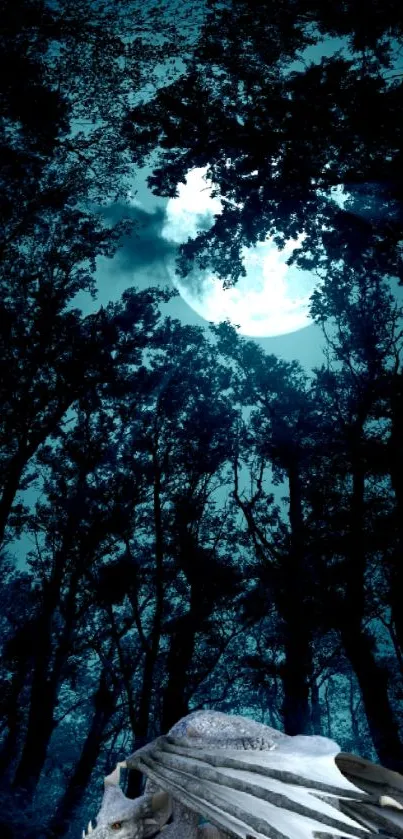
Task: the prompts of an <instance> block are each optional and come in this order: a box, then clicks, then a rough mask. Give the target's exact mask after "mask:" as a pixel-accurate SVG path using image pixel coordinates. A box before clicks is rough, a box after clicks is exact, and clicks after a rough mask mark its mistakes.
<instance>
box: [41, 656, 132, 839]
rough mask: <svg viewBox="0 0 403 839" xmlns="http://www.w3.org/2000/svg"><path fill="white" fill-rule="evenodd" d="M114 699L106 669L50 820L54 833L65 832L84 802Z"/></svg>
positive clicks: (111, 713) (50, 827) (57, 834)
mask: <svg viewBox="0 0 403 839" xmlns="http://www.w3.org/2000/svg"><path fill="white" fill-rule="evenodd" d="M115 699H116V691H112V690H111V689H110V687H109V686H108V676H107V671H106V670H104V671H103V672H102V674H101V678H100V682H99V686H98V689H97V691H96V693H95V695H94V700H93V701H94V714H93V717H92V720H91V725H90V729H89V731H88V734H87V737H86V739H85V742H84V745H83V748H82V751H81V755H80V758H79V760H78V763H77V765H76V767H75V769H74V772H73V774H72V776H71V778H70V780H69V782H68V785H67V788H66V791H65V793H64V795H63V797H62V799H61V801H60V802H59V804H58V806H57V809H56V812H55V814H54V816H53V817H52V820H51V822H50V824H49V829H50V833H51V835H52V836H55V837H57V836H64V835H65V833H66V832H67V829H68V825H69V824H71V822H72V820H73V818H74V812H75V810H76V809H77V807H78V805H79V804H80V803H81V800H82V797H83V795H84V793H85V790H86V788H87V786H88V783H89V781H90V778H91V774H92V772H93V770H94V768H95V766H96V763H97V760H98V758H99V755H100V752H101V748H102V737H103V734H104V731H105V728H106V726H107V724H108V722H109V720H110V719H111V717H112V715H113V712H114V710H115Z"/></svg>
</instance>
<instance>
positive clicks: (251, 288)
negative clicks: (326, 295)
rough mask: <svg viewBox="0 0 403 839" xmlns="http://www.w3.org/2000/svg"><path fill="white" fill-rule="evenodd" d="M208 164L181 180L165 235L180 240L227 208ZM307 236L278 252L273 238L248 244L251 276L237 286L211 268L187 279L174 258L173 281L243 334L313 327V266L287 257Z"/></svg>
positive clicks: (207, 312) (194, 303)
mask: <svg viewBox="0 0 403 839" xmlns="http://www.w3.org/2000/svg"><path fill="white" fill-rule="evenodd" d="M207 172H208V167H204V168H200V169H192V170H191V171H190V172H188V174H187V177H186V183H185V184H183V183H181V184H179V186H178V193H179V194H178V197H177V198H171V199H170V200H169V201H168V204H167V207H166V221H165V224H164V227H163V230H162V235H163V237H164V238H165V239H167V240H169V241H170V242H175V243H177V244H181V243H182V242H186V241H187V240H188V239H189V238H191V239H194V238H195V237H196V236H197V233H198V232H199V231H201V230H206V229H209V228H210V227H211V226H212V224H213V223H214V217H215V216H216V215H217V214H220V213H221V212H222V201H221V199H220V198H219V197H215V198H213V197H212V196H211V190H212V188H213V187H212V183H211V181H209V180H208V178H207V177H206V175H207ZM301 242H302V237H300V238H299V239H292V240H289V242H287V244H286V246H285V248H284V250H283V251H279V250H278V249H277V247H276V246H275V245H273V244H272V243H271V242H270V240H269V239H267V240H266V241H265V242H258V243H257V244H256V246H255V247H251V248H243V249H242V255H243V257H244V263H245V268H246V277H241V278H240V279H239V280H238V282H237V284H236V286H234V287H233V288H229V289H224V288H223V286H222V282H221V280H219V279H218V278H217V277H215V276H214V275H213V274H212V273H211V271H210V272H209V271H204V272H202V271H199V270H195V271H193V272H192V273H191V274H190V275H189V276H188V277H186V278H185V279H182V278H180V277H178V276H177V274H176V272H175V264H174V260H172V262H171V263H170V264H168V266H167V268H168V271H169V273H170V276H171V279H172V282H173V284H174V286H175V287H176V288H177V289H178V291H179V293H180V295H181V297H182V298H183V300H185V301H186V303H188V305H189V306H191V308H192V309H194V311H195V312H197V314H199V315H200V316H201V317H202V318H204V319H205V320H207V321H213V322H214V323H220V321H223V320H226V319H229V320H230V322H231V323H233V324H234V325H235V324H236V325H238V326H239V327H240V332H241V333H242V334H243V335H250V336H255V337H258V336H274V335H283V334H285V333H287V332H295V331H296V330H297V329H302V328H303V327H305V326H309V325H310V323H311V322H312V321H311V318H310V317H309V311H308V310H309V298H310V296H311V294H312V292H313V290H314V288H315V286H316V284H317V280H314V278H313V276H312V274H311V273H310V272H309V271H302V270H300V269H299V268H296V267H295V266H291V267H289V266H288V265H286V264H285V263H286V260H287V259H288V257H289V256H290V254H291V252H292V251H293V249H294V248H295V247H298V246H299V245H300V244H301Z"/></svg>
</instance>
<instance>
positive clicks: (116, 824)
mask: <svg viewBox="0 0 403 839" xmlns="http://www.w3.org/2000/svg"><path fill="white" fill-rule="evenodd" d="M122 824H123V823H122V822H113V824H111V830H120V828H121V827H122Z"/></svg>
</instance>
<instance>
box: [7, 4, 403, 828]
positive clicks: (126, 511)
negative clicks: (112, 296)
mask: <svg viewBox="0 0 403 839" xmlns="http://www.w3.org/2000/svg"><path fill="white" fill-rule="evenodd" d="M1 11H2V22H3V23H4V25H3V24H2V27H1V30H0V39H1V42H2V47H3V50H2V55H3V60H4V62H5V66H6V67H7V70H8V73H7V76H6V78H7V80H8V81H7V83H6V84H5V85H4V87H3V91H2V115H3V124H2V134H1V151H2V155H1V160H2V168H1V178H2V186H3V190H2V202H1V218H2V231H1V250H2V274H1V292H2V294H1V303H0V309H1V320H2V328H1V334H0V342H1V382H0V389H1V419H0V464H1V497H0V540H1V557H0V561H1V572H2V582H3V584H2V590H1V595H0V597H1V608H0V622H1V629H2V665H1V670H0V684H1V690H0V718H1V723H0V726H1V727H0V738H1V739H0V766H1V769H2V774H3V782H2V784H3V786H2V792H1V794H0V802H1V808H0V827H1V830H2V835H4V836H5V837H7V836H10V837H14V836H15V837H16V836H18V839H24V837H26V839H28V837H32V838H33V837H35V839H39V837H40V836H43V837H48V839H51V837H53V839H55V837H62V836H69V837H70V836H71V837H72V836H74V835H76V832H77V829H78V826H79V825H80V822H81V821H82V819H81V813H82V808H83V807H85V802H86V800H88V796H92V795H94V794H97V793H96V789H97V787H96V784H97V783H98V781H99V779H100V777H101V776H102V774H106V772H107V771H108V770H110V768H111V767H112V766H113V764H114V762H115V761H116V759H118V758H120V757H121V756H122V754H124V753H125V752H128V751H130V750H133V747H134V746H135V745H140V744H143V743H144V742H146V741H147V740H148V739H149V738H150V737H152V736H154V735H156V734H158V733H159V732H161V731H163V730H166V729H167V728H168V727H169V726H171V725H172V724H173V722H174V721H176V720H177V719H178V718H179V717H180V716H182V715H184V714H186V713H187V712H188V711H189V710H191V709H193V708H200V707H215V708H217V709H221V710H224V711H235V712H240V713H249V714H254V715H255V716H256V718H257V719H264V721H266V722H267V723H269V724H271V725H274V726H276V727H282V728H284V730H285V731H287V732H288V733H289V734H295V733H301V732H303V733H323V734H327V735H330V736H332V737H335V738H336V739H338V740H339V742H340V743H341V745H342V747H343V748H344V749H346V750H349V749H351V750H359V751H361V752H362V753H363V754H366V755H368V756H370V757H375V758H378V759H379V760H380V761H381V762H383V763H384V764H385V765H387V766H390V767H392V768H396V769H398V770H400V771H403V728H402V719H401V714H400V716H399V707H400V706H401V700H402V695H403V694H402V690H403V683H402V679H403V612H402V608H401V593H402V591H403V437H402V427H403V373H402V365H401V357H402V356H401V353H402V341H403V328H402V311H401V308H399V306H398V304H397V302H396V300H395V297H394V295H393V294H392V292H391V285H390V281H391V277H392V276H401V249H400V248H401V241H402V239H403V231H402V214H401V206H400V203H399V202H400V200H401V171H402V166H401V162H402V126H403V121H402V120H400V121H399V118H398V117H397V116H396V115H397V114H399V113H400V111H401V99H402V90H403V87H402V82H401V78H400V76H399V75H397V76H395V74H394V72H393V70H394V63H393V62H394V54H395V53H396V52H397V50H398V46H399V38H401V35H402V16H401V6H400V4H398V3H395V2H392V0H390V2H389V3H385V2H383V3H382V4H380V3H379V2H378V0H371V2H370V3H369V4H368V10H367V14H366V15H365V17H364V18H361V17H359V16H358V3H357V2H355V0H354V2H353V0H346V2H344V3H343V4H339V5H337V8H336V6H335V5H334V4H333V6H332V8H330V6H328V5H326V4H323V3H321V2H319V1H318V2H316V3H315V2H314V0H276V2H275V3H273V2H271V0H268V1H267V2H264V3H261V4H259V8H258V9H257V8H256V4H252V3H250V2H249V0H232V2H224V3H216V2H213V0H209V2H207V3H206V5H205V6H203V7H202V6H201V4H200V7H199V8H198V7H197V5H196V9H195V10H193V9H192V7H191V6H188V7H183V8H182V11H183V17H182V18H181V19H180V27H179V31H178V24H177V26H176V27H175V26H173V24H172V20H170V19H169V18H168V19H167V20H166V19H165V17H164V13H163V8H162V5H161V4H155V6H153V7H148V8H146V7H145V6H144V4H139V3H137V2H134V0H130V2H129V0H127V2H124V3H122V2H119V3H117V2H116V3H115V2H113V0H110V2H99V4H97V5H96V6H94V4H93V3H91V2H86V0H80V2H79V3H75V4H73V5H72V4H70V3H67V2H64V0H60V2H56V3H53V2H52V3H50V2H49V3H47V2H42V0H13V2H12V3H11V2H9V0H3V2H2V3H1ZM134 13H135V14H134ZM192 15H193V16H192ZM189 19H190V23H188V21H189ZM195 21H196V23H197V26H196V23H195ZM195 26H196V29H195ZM187 27H188V28H187ZM197 27H198V28H197ZM188 30H189V31H188ZM196 30H197V31H196ZM195 31H196V35H195ZM322 36H338V37H345V38H346V43H347V45H348V47H349V50H350V53H349V57H345V56H343V55H341V54H338V55H336V56H335V57H331V58H324V59H322V60H321V61H319V63H312V64H307V63H306V62H305V63H304V61H303V60H301V64H300V65H299V66H298V69H296V68H295V61H296V60H297V59H301V51H302V50H303V49H305V48H308V47H312V46H314V45H315V44H317V43H318V39H319V38H320V37H322ZM153 37H154V39H155V40H154V42H153ZM144 38H145V39H146V40H145V42H144ZM147 39H148V40H147ZM178 58H180V59H181V61H182V68H183V72H182V75H181V77H180V78H173V79H172V80H171V81H170V84H168V85H167V86H166V87H165V88H161V89H160V90H159V91H158V92H157V93H156V95H155V96H154V97H153V98H150V101H149V102H148V103H146V104H143V105H137V106H136V107H133V101H132V100H131V97H132V96H136V95H137V94H138V93H139V90H141V87H142V85H143V83H144V81H145V80H147V81H148V82H149V81H150V80H153V79H154V80H155V79H156V78H157V76H158V66H159V64H160V63H161V61H165V60H166V61H168V62H171V64H170V65H169V66H170V67H172V66H173V65H172V61H173V62H175V60H176V59H178ZM172 72H173V74H174V75H175V70H172ZM389 76H391V77H392V78H389ZM368 114H369V116H370V119H369V118H368ZM151 153H156V154H157V157H158V161H157V164H156V165H155V168H154V171H153V174H152V175H151V177H150V183H151V185H152V187H153V189H154V190H155V191H157V192H158V193H159V194H163V195H174V194H175V190H176V187H177V183H178V182H179V181H180V180H181V179H183V178H184V176H185V174H186V172H187V170H188V169H189V168H192V167H194V166H201V165H209V166H210V167H211V173H212V177H213V180H214V182H215V183H216V184H217V188H219V190H220V192H221V195H222V196H223V198H224V199H225V208H224V212H223V214H222V215H221V216H218V217H217V219H216V222H215V225H214V226H213V227H212V229H211V230H210V231H204V232H203V233H201V234H200V236H199V237H198V238H197V239H196V240H194V241H190V242H189V243H187V244H186V245H185V246H183V248H182V252H181V255H180V260H179V268H181V270H182V271H183V272H184V273H186V271H187V270H188V269H189V265H190V264H191V263H192V261H193V260H194V259H195V260H196V261H197V262H198V263H199V264H200V265H201V266H203V267H204V266H206V265H207V264H208V265H211V266H212V267H213V268H214V269H215V270H216V271H217V272H218V273H219V274H220V276H222V277H223V278H224V280H225V281H226V282H227V283H232V282H234V281H236V278H237V277H238V276H239V273H240V271H241V270H242V265H241V259H240V251H241V247H242V245H244V244H250V243H253V242H255V241H257V240H258V239H259V238H260V239H262V238H264V237H265V236H266V234H267V233H268V232H270V233H271V234H272V235H273V236H275V237H276V241H277V242H278V244H280V245H281V243H282V242H283V241H284V240H285V238H288V237H289V236H296V235H297V234H300V233H304V234H305V239H304V242H303V246H302V248H301V249H300V251H299V252H298V255H297V256H296V259H297V260H298V262H299V263H300V264H301V265H303V266H304V267H309V268H310V269H311V270H314V271H316V272H317V273H318V276H319V277H320V278H321V281H322V285H321V287H320V289H319V290H318V291H317V292H315V294H314V296H313V299H312V314H313V316H314V318H315V320H316V321H317V323H319V324H321V326H322V328H323V331H324V335H325V341H326V354H325V359H324V363H323V365H322V366H321V367H320V368H318V369H315V370H313V371H304V370H303V369H302V367H301V366H300V364H299V363H298V361H297V360H296V361H294V362H292V363H286V362H284V361H281V360H280V359H278V358H276V357H275V356H273V355H267V354H265V353H264V352H263V351H262V350H260V349H259V347H258V346H257V344H256V343H255V342H252V341H248V340H246V339H242V338H240V337H239V335H238V334H237V332H236V330H235V329H234V328H233V327H231V326H230V325H229V324H228V323H224V324H221V325H219V326H217V327H215V328H211V329H209V330H206V331H203V330H201V329H198V328H195V327H186V326H183V325H182V324H180V323H179V322H177V321H176V320H174V319H172V318H169V317H167V316H166V315H165V314H164V304H165V303H166V302H167V301H168V300H169V299H170V296H171V292H169V291H167V290H163V289H161V288H150V289H148V290H146V291H139V290H136V289H135V288H134V289H130V290H128V291H126V292H125V293H124V294H123V296H122V299H121V300H120V301H119V302H117V303H114V304H109V305H108V306H106V307H105V308H102V307H101V308H100V309H99V310H98V312H97V313H96V314H94V315H91V316H87V317H85V316H84V315H83V313H82V312H81V311H80V310H79V309H78V308H74V299H75V296H76V295H77V293H78V292H82V291H87V292H89V293H92V294H93V295H95V292H96V289H95V280H94V271H95V264H96V258H97V256H99V255H106V256H112V255H113V254H114V253H115V252H116V249H117V248H118V246H119V241H120V237H121V235H122V233H123V232H124V231H126V230H127V225H126V223H125V222H123V223H119V224H118V225H117V226H115V227H108V226H106V224H105V221H104V219H103V217H102V216H101V214H100V213H99V212H97V210H96V207H95V204H100V203H102V202H104V203H105V204H107V203H108V202H109V203H110V202H111V200H112V199H113V198H116V196H119V197H120V199H121V197H122V195H123V194H124V189H125V178H126V177H128V176H129V174H130V173H132V171H133V166H136V165H138V164H140V163H143V162H144V160H146V159H147V158H148V156H149V155H151ZM131 167H132V168H131ZM340 184H344V185H346V187H347V186H348V188H349V192H348V197H347V203H346V205H345V207H344V209H343V210H342V209H340V207H338V206H336V205H335V204H334V202H332V198H331V196H332V193H331V189H332V187H334V186H337V185H340ZM27 490H31V492H35V493H36V496H35V497H36V500H35V502H32V503H28V501H27V496H25V495H24V493H26V491H27ZM279 492H282V493H283V496H284V498H283V500H282V501H280V500H279V497H278V496H279ZM20 536H24V537H25V538H26V539H27V538H29V539H30V542H31V545H32V547H31V550H29V552H28V554H27V556H26V557H25V558H24V561H23V562H21V560H20V562H18V561H17V556H16V540H18V538H19V537H20ZM137 784H138V779H136V778H131V779H129V787H130V789H131V793H132V794H135V793H136V789H137ZM94 790H95V792H94ZM86 797H87V798H86ZM44 814H45V816H44Z"/></svg>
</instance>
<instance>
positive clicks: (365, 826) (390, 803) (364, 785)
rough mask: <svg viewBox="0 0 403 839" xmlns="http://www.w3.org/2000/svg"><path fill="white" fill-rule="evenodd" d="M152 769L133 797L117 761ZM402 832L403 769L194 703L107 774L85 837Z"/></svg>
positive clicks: (291, 838) (314, 836) (319, 836)
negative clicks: (163, 733) (123, 784)
mask: <svg viewBox="0 0 403 839" xmlns="http://www.w3.org/2000/svg"><path fill="white" fill-rule="evenodd" d="M121 767H126V768H128V769H137V770H139V771H140V772H141V773H142V774H143V775H145V776H146V777H147V782H146V786H145V789H144V794H143V795H142V796H140V797H139V798H136V799H129V798H126V797H125V795H124V794H123V792H122V790H121V788H120V786H119V780H120V769H121ZM158 834H162V835H161V839H229V837H236V839H332V837H337V836H343V837H347V839H349V838H350V837H362V839H365V837H368V839H370V837H373V836H375V835H379V834H382V835H383V836H385V835H386V836H389V837H393V838H394V839H395V837H399V838H400V839H403V776H402V775H400V774H398V773H397V772H393V771H392V770H389V769H385V768H384V767H382V766H379V765H377V764H375V763H371V762H370V761H368V760H365V759H363V758H360V757H357V756H355V755H352V754H346V753H343V752H340V749H339V747H338V746H337V744H336V743H335V742H334V741H333V740H329V739H328V738H326V737H318V736H295V737H290V736H288V735H286V734H282V733H281V732H279V731H276V730H275V729H273V728H270V727H268V726H266V725H263V724H261V723H257V722H254V721H253V720H250V719H246V718H245V717H241V716H232V715H227V714H224V713H221V712H219V711H196V712H194V713H192V714H189V715H188V716H186V717H184V718H183V719H181V720H180V721H179V722H177V723H176V724H175V725H174V726H173V728H171V730H170V731H169V733H168V734H167V735H166V736H162V737H158V738H157V739H156V740H154V741H153V742H152V743H149V744H148V745H147V746H144V747H143V748H141V749H139V750H138V751H136V752H135V753H134V754H133V755H131V756H130V757H128V758H127V759H126V760H125V761H122V762H121V763H118V765H117V767H116V769H115V770H114V771H113V772H112V774H111V775H108V776H107V777H106V778H105V790H104V797H103V800H102V806H101V809H100V811H99V813H98V816H97V825H96V827H93V826H92V823H91V822H90V823H89V825H88V828H87V832H85V831H83V839H87V837H88V836H90V839H149V837H155V839H160V837H159V836H158Z"/></svg>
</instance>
